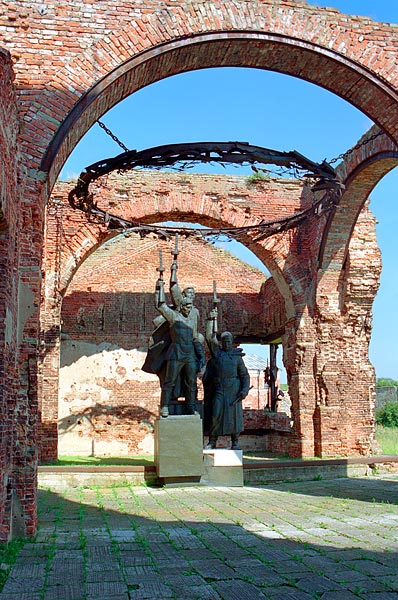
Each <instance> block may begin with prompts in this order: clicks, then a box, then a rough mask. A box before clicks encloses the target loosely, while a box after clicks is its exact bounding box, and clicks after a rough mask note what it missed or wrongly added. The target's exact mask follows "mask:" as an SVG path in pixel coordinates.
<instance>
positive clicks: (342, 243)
mask: <svg viewBox="0 0 398 600" xmlns="http://www.w3.org/2000/svg"><path fill="white" fill-rule="evenodd" d="M374 131H375V130H374V129H373V130H370V132H368V135H369V134H371V133H374ZM365 140H366V136H364V139H363V140H362V141H365ZM397 165H398V146H397V145H396V144H394V143H393V142H392V141H391V140H390V139H389V138H388V137H387V136H386V135H382V136H379V137H378V138H376V139H375V140H373V141H371V142H369V143H368V144H364V145H363V146H361V147H360V148H358V149H356V150H355V151H354V152H352V154H351V155H349V156H348V158H347V159H346V161H345V162H344V164H342V165H341V166H340V167H339V173H340V176H341V178H342V180H343V183H344V185H345V186H346V187H345V191H344V194H343V196H342V198H341V201H340V203H339V205H338V207H337V209H336V212H335V213H334V214H333V215H331V217H330V219H329V222H328V223H327V225H326V227H325V231H324V234H323V241H322V244H321V249H320V256H319V266H320V270H319V282H320V286H319V291H320V292H322V288H323V284H322V280H323V279H324V278H325V275H326V276H327V274H328V272H329V273H330V272H334V273H336V272H338V271H340V270H341V269H342V267H343V265H344V261H345V259H346V256H347V252H348V247H349V243H350V239H351V235H352V232H353V229H354V227H355V224H356V221H357V218H358V215H359V213H360V211H361V210H362V208H363V206H364V205H365V203H366V201H367V200H368V198H369V195H370V193H371V191H372V190H373V188H374V187H375V186H376V185H377V183H378V182H379V181H380V180H381V179H382V178H383V177H384V176H385V175H386V174H387V173H388V172H389V171H391V169H393V168H394V167H395V166H397Z"/></svg>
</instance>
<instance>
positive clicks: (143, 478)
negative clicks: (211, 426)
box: [38, 455, 398, 490]
mask: <svg viewBox="0 0 398 600" xmlns="http://www.w3.org/2000/svg"><path fill="white" fill-rule="evenodd" d="M374 468H376V469H377V470H378V472H379V473H380V472H381V473H386V474H388V473H391V472H394V473H396V472H397V471H398V456H395V455H393V456H389V455H380V456H367V457H362V456H361V457H351V458H342V459H319V460H315V459H313V460H290V461H289V460H285V461H276V460H274V459H270V460H268V461H262V462H259V463H254V464H244V465H243V473H244V475H243V477H244V481H245V484H246V485H250V484H253V485H256V484H259V483H273V482H282V481H297V480H300V481H311V480H315V479H337V478H342V477H366V476H368V475H371V474H372V471H373V469H374ZM38 471H39V472H38V481H39V486H40V487H44V488H45V487H53V488H54V489H60V490H61V489H65V488H67V487H80V486H81V487H89V486H92V485H109V486H111V485H144V484H149V485H154V484H157V482H158V480H157V477H156V469H155V467H154V466H136V467H135V466H134V467H127V466H119V467H118V466H106V467H100V466H96V467H94V466H91V467H89V466H86V467H78V466H65V467H61V466H47V465H46V466H40V467H39V469H38Z"/></svg>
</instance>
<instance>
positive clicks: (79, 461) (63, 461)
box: [46, 455, 154, 467]
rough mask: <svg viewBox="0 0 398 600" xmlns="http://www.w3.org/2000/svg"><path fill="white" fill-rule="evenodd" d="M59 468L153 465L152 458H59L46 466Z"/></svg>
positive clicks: (144, 456)
mask: <svg viewBox="0 0 398 600" xmlns="http://www.w3.org/2000/svg"><path fill="white" fill-rule="evenodd" d="M47 464H48V465H53V466H59V467H62V466H64V467H67V466H85V465H86V466H99V467H101V466H107V465H108V466H109V465H112V466H128V467H138V466H151V465H153V464H154V462H153V456H148V455H143V456H130V457H128V456H101V457H99V456H59V457H58V460H56V461H53V462H51V463H46V465H47Z"/></svg>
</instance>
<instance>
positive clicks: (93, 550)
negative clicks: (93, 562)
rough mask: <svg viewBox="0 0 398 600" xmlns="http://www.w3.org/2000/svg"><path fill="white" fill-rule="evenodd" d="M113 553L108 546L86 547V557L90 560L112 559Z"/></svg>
mask: <svg viewBox="0 0 398 600" xmlns="http://www.w3.org/2000/svg"><path fill="white" fill-rule="evenodd" d="M114 555H115V553H114V552H113V551H112V549H111V548H109V545H95V546H88V547H87V556H88V557H89V558H91V559H93V558H96V559H106V558H107V557H113V556H114Z"/></svg>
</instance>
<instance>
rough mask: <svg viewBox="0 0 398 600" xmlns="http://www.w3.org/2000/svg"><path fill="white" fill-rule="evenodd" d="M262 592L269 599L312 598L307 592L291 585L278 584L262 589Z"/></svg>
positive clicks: (291, 599)
mask: <svg viewBox="0 0 398 600" xmlns="http://www.w3.org/2000/svg"><path fill="white" fill-rule="evenodd" d="M264 594H265V595H266V598H267V599H269V600H314V597H313V596H311V595H310V594H307V592H302V591H300V590H297V589H295V588H293V587H291V586H287V585H286V586H280V587H276V588H266V589H264Z"/></svg>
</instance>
